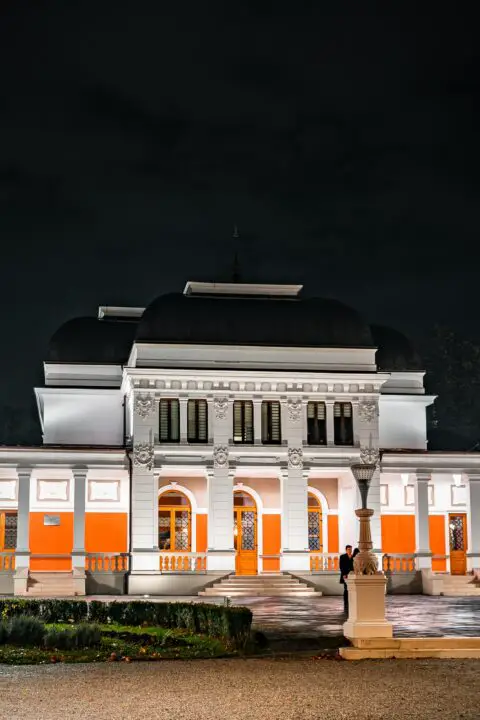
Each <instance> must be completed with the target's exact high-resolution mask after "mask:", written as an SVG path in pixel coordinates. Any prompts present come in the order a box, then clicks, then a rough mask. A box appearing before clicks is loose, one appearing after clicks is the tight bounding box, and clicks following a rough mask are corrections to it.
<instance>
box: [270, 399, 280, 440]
mask: <svg viewBox="0 0 480 720" xmlns="http://www.w3.org/2000/svg"><path fill="white" fill-rule="evenodd" d="M270 413H271V427H272V437H271V438H270V439H271V441H272V442H274V443H279V442H281V431H280V403H279V402H272V403H270Z"/></svg>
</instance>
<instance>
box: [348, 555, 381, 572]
mask: <svg viewBox="0 0 480 720" xmlns="http://www.w3.org/2000/svg"><path fill="white" fill-rule="evenodd" d="M353 572H354V573H355V575H376V574H377V573H378V560H377V557H376V556H375V555H374V554H373V553H371V552H360V553H358V555H357V556H356V557H355V559H354V561H353Z"/></svg>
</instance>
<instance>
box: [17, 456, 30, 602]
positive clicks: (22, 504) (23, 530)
mask: <svg viewBox="0 0 480 720" xmlns="http://www.w3.org/2000/svg"><path fill="white" fill-rule="evenodd" d="M17 475H18V514H17V547H16V549H15V568H16V569H15V575H14V576H13V592H14V595H24V594H25V593H26V592H27V583H28V571H29V567H30V486H31V476H32V469H31V468H18V470H17Z"/></svg>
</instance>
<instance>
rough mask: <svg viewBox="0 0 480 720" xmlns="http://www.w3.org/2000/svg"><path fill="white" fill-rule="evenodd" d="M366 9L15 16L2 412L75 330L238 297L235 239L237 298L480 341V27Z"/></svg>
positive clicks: (153, 8)
mask: <svg viewBox="0 0 480 720" xmlns="http://www.w3.org/2000/svg"><path fill="white" fill-rule="evenodd" d="M375 5H376V7H375V11H373V10H372V12H370V11H369V7H370V8H372V7H373V4H370V5H369V4H366V3H359V2H356V3H328V4H327V3H313V2H308V3H307V2H300V1H299V0H296V2H289V3H285V2H281V1H277V2H268V3H267V2H264V1H263V0H251V1H250V0H249V1H242V0H240V1H239V2H237V3H227V2H225V1H223V2H218V3H214V2H198V0H197V1H196V2H180V1H177V2H175V3H162V2H158V0H157V1H156V2H152V3H146V2H141V0H136V1H135V2H132V0H129V2H125V1H123V0H115V2H110V0H95V2H89V1H85V0H83V1H82V2H76V0H60V1H59V2H42V1H41V0H35V1H32V2H22V1H21V0H16V2H8V1H7V2H5V0H4V2H3V3H2V7H1V9H0V67H1V68H2V71H1V79H2V82H1V90H0V123H1V134H0V150H1V152H0V237H1V240H2V244H1V248H2V250H1V261H2V262H1V269H2V273H1V282H0V312H1V323H2V333H3V340H4V341H3V343H2V352H1V354H0V363H1V368H0V369H1V373H0V406H3V405H7V404H12V403H17V402H18V404H19V405H22V406H27V405H28V403H30V402H31V401H32V386H33V385H34V384H36V383H39V382H40V380H41V373H42V366H41V362H42V360H43V358H44V356H45V350H46V346H47V343H48V339H49V337H50V336H51V334H52V333H53V332H54V331H55V329H56V328H57V327H58V326H59V325H60V324H61V323H62V322H64V321H66V320H68V319H69V318H71V317H74V316H77V315H87V314H95V313H96V310H97V306H98V305H100V304H110V305H114V304H119V305H121V304H132V305H135V306H138V305H144V304H146V303H148V302H149V301H150V300H152V299H153V298H154V297H156V296H157V295H159V294H162V293H164V292H169V291H172V290H173V291H175V290H181V289H182V288H183V286H184V283H185V281H186V280H189V279H203V280H228V279H230V275H231V267H232V261H233V256H234V251H235V249H236V243H235V241H234V240H233V239H232V230H233V226H234V224H235V223H237V224H238V227H239V231H240V239H239V241H238V244H237V249H238V253H239V260H240V265H241V273H242V279H243V280H245V281H253V282H255V281H260V282H262V281H263V282H303V283H304V285H305V289H306V292H307V293H308V294H316V295H325V296H331V297H335V298H338V299H340V300H343V301H344V302H347V303H350V304H352V305H353V306H354V307H356V308H357V309H358V310H359V311H360V312H362V313H363V314H364V315H365V316H366V317H367V318H368V319H369V320H370V322H377V323H378V322H379V323H384V324H391V325H394V326H396V327H398V329H401V330H403V331H406V332H407V333H410V334H411V335H412V336H414V337H421V336H422V335H423V334H425V333H427V332H429V330H430V329H431V327H432V326H433V324H434V323H435V322H441V323H446V324H448V325H450V326H452V327H454V328H456V329H459V330H461V331H462V332H467V333H470V334H471V335H475V336H477V328H476V327H475V326H474V325H475V324H476V319H477V314H478V313H477V305H478V299H477V294H478V268H479V260H480V246H479V242H478V240H479V237H480V233H479V231H480V212H479V205H478V192H479V185H480V182H479V177H480V174H479V167H480V141H479V132H478V127H479V109H480V86H479V82H480V81H479V78H480V62H479V55H478V50H476V49H475V35H476V27H477V26H476V24H475V22H474V20H473V16H471V17H469V16H468V14H467V13H466V11H465V7H463V8H462V7H461V5H462V4H457V5H455V4H450V5H449V6H448V12H447V11H446V12H445V14H442V9H441V8H439V7H438V6H437V7H436V8H435V12H434V15H432V14H430V13H427V12H426V11H425V13H424V14H420V11H414V10H413V9H412V8H413V7H414V5H413V4H408V5H409V7H406V4H405V5H403V4H400V3H396V4H395V6H396V7H395V8H394V7H393V5H394V4H393V3H375ZM318 6H321V9H318ZM312 8H316V9H312ZM0 441H1V439H0Z"/></svg>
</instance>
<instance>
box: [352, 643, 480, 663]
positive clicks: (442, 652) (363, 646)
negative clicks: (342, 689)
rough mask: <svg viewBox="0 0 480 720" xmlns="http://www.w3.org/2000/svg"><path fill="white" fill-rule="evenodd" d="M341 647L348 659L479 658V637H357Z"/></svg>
mask: <svg viewBox="0 0 480 720" xmlns="http://www.w3.org/2000/svg"><path fill="white" fill-rule="evenodd" d="M353 644H354V646H353V647H345V648H340V655H341V656H342V657H343V658H344V659H345V660H366V659H370V660H374V659H380V658H480V637H470V638H469V637H437V638H421V637H419V638H357V639H356V640H354V641H353Z"/></svg>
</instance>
